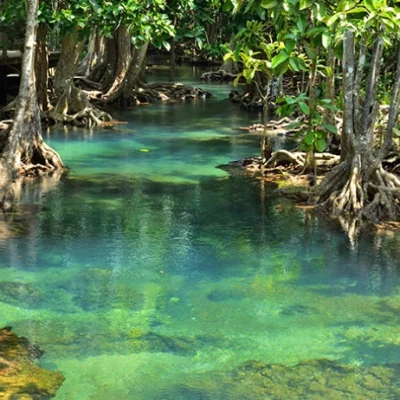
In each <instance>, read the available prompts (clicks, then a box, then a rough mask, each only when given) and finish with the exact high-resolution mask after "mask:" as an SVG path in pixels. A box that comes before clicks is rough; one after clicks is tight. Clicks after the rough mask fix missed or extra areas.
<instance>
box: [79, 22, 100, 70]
mask: <svg viewBox="0 0 400 400" xmlns="http://www.w3.org/2000/svg"><path fill="white" fill-rule="evenodd" d="M97 36H98V33H97V30H96V31H95V32H94V33H92V34H91V35H90V38H89V42H88V45H87V53H86V55H85V57H84V58H83V60H82V61H81V63H80V64H79V67H78V71H77V73H78V75H80V76H85V77H86V76H88V75H89V73H90V71H91V70H92V66H93V61H94V58H95V57H96V54H95V52H96V42H97Z"/></svg>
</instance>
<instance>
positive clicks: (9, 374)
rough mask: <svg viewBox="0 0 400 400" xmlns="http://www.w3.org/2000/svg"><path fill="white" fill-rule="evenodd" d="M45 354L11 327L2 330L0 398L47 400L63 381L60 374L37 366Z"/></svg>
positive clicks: (0, 342) (0, 332)
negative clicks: (37, 360)
mask: <svg viewBox="0 0 400 400" xmlns="http://www.w3.org/2000/svg"><path fill="white" fill-rule="evenodd" d="M42 354H43V352H42V351H41V350H40V349H39V348H38V347H37V346H35V345H33V344H31V343H29V341H28V340H27V339H25V338H23V337H18V336H16V335H15V334H14V333H13V332H11V329H10V328H3V329H0V399H7V400H14V399H15V400H17V399H21V400H46V399H50V398H52V397H54V396H55V394H56V392H57V390H58V389H59V387H60V386H61V384H62V383H63V381H64V377H63V375H62V374H61V372H58V371H47V370H45V369H43V368H40V367H38V366H37V365H35V363H34V360H35V359H37V358H39V357H40V356H42Z"/></svg>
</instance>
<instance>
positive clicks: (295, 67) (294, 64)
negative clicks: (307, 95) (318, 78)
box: [289, 57, 300, 72]
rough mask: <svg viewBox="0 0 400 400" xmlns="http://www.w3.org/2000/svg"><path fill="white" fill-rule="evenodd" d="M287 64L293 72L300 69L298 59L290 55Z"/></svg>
mask: <svg viewBox="0 0 400 400" xmlns="http://www.w3.org/2000/svg"><path fill="white" fill-rule="evenodd" d="M289 65H290V66H291V67H292V69H293V71H295V72H299V71H300V66H299V61H298V59H297V58H296V57H290V59H289Z"/></svg>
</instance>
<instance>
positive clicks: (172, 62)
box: [169, 39, 176, 82]
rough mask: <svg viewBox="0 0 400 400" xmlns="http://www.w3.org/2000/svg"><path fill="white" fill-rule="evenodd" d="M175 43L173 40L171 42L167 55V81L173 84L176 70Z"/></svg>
mask: <svg viewBox="0 0 400 400" xmlns="http://www.w3.org/2000/svg"><path fill="white" fill-rule="evenodd" d="M175 47H176V42H175V39H172V41H171V50H170V53H169V80H170V81H171V82H173V81H174V80H175V70H176V51H175Z"/></svg>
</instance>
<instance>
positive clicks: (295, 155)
mask: <svg viewBox="0 0 400 400" xmlns="http://www.w3.org/2000/svg"><path fill="white" fill-rule="evenodd" d="M314 157H315V162H316V164H317V167H318V168H331V167H332V166H335V165H336V164H338V163H339V160H340V157H339V156H336V155H335V154H330V153H321V154H319V153H318V154H314ZM306 162H307V153H304V152H300V151H293V152H292V151H287V150H278V151H277V152H275V153H273V154H272V156H271V158H270V159H269V160H267V161H266V162H265V164H264V168H266V169H268V168H270V167H271V166H272V167H277V166H279V165H284V166H287V165H291V166H292V167H294V169H300V170H303V169H304V167H305V165H306Z"/></svg>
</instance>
